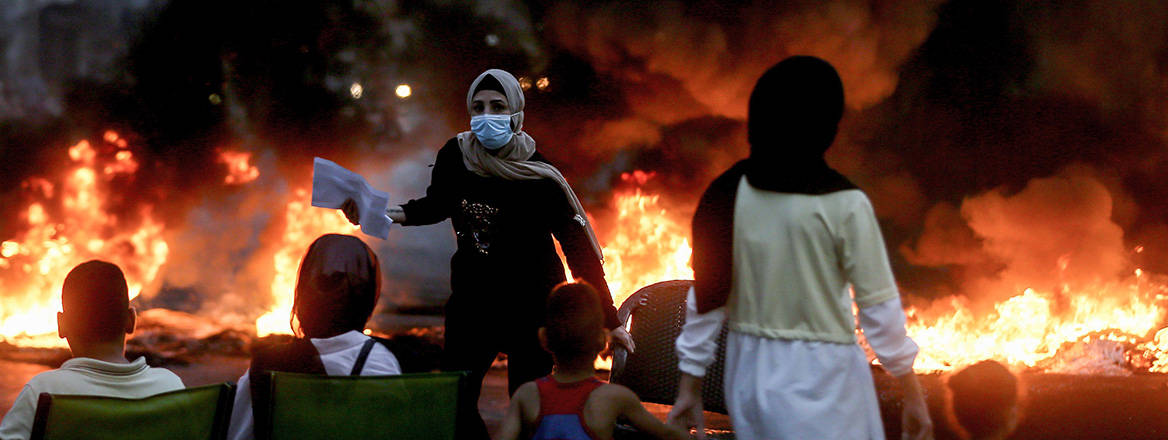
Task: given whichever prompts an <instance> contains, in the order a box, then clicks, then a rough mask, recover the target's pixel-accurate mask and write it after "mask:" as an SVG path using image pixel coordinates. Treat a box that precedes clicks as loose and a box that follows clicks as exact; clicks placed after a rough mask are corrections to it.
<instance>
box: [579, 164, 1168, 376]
mask: <svg viewBox="0 0 1168 440" xmlns="http://www.w3.org/2000/svg"><path fill="white" fill-rule="evenodd" d="M652 177H653V175H652V173H645V172H640V171H637V172H633V173H626V174H624V175H622V176H621V178H622V180H624V181H626V182H629V183H633V184H636V185H643V184H645V183H646V182H647V181H648V180H650V179H651V178H652ZM612 203H613V206H614V207H615V208H616V211H617V215H616V217H615V218H613V219H610V220H609V221H608V222H606V223H607V224H606V226H607V227H608V231H607V232H609V233H608V234H607V237H608V238H607V240H606V242H605V243H606V246H604V256H605V264H604V269H605V273H606V276H607V278H608V284H609V288H610V290H611V291H612V294H613V299H614V301H615V303H616V304H617V305H618V306H619V305H620V304H621V302H623V301H624V299H625V298H627V297H628V296H629V295H631V294H632V293H633V292H634V291H636V290H637V289H639V288H641V287H644V286H647V285H649V284H652V283H655V282H658V281H664V280H671V279H692V278H693V270H692V268H691V267H690V265H689V258H690V254H691V252H692V250H691V248H690V244H689V242H688V241H687V239H686V237H688V236H689V228H688V225H687V224H686V223H685V219H684V218H681V217H679V216H678V215H677V214H675V213H671V212H669V211H668V210H667V209H665V208H663V207H662V206H661V201H660V198H659V197H658V196H657V195H652V194H647V193H645V192H644V191H643V190H641V189H640V188H635V189H633V190H632V191H626V192H621V193H618V194H617V195H616V196H615V197H614V198H613V202H612ZM1142 250H1143V249H1142V246H1141V247H1138V248H1136V249H1135V252H1136V253H1139V252H1140V251H1142ZM1054 263H1055V265H1056V266H1059V267H1063V268H1064V269H1065V267H1066V266H1067V262H1066V261H1065V258H1064V259H1060V261H1055V262H1054ZM1132 273H1133V275H1134V276H1132V277H1130V279H1128V280H1116V281H1113V282H1110V283H1097V284H1096V285H1091V286H1085V287H1082V288H1073V287H1072V286H1065V285H1064V286H1063V288H1062V290H1061V291H1059V292H1043V291H1038V290H1036V289H1025V291H1024V292H1022V293H1020V294H1017V295H1015V296H1013V297H1010V298H1008V299H1005V300H1003V301H1001V302H998V303H997V304H993V305H992V311H988V312H982V313H979V312H977V311H975V310H978V309H976V308H974V307H972V305H971V304H969V303H968V300H967V299H966V298H967V297H966V296H954V297H951V298H946V299H944V300H941V301H937V302H936V303H934V305H933V306H931V307H926V308H921V307H908V308H907V309H906V314H907V315H908V319H909V322H908V333H909V335H910V336H911V337H912V338H913V339H914V340H915V341H916V342H917V344H918V345H919V346H920V347H921V351H920V354H919V355H918V357H917V361H916V365H915V368H916V370H917V371H920V372H935V371H948V370H951V369H955V368H959V367H961V366H965V365H969V364H972V363H975V362H977V361H980V360H984V359H997V360H1000V361H1002V362H1006V363H1009V364H1011V365H1015V366H1019V367H1034V368H1038V369H1041V370H1045V371H1051V372H1060V373H1092V372H1096V373H1097V372H1100V370H1097V369H1091V365H1092V363H1100V362H1112V363H1115V362H1118V363H1120V364H1126V363H1127V362H1128V361H1130V365H1125V366H1117V367H1116V368H1114V369H1112V370H1110V372H1109V373H1108V374H1115V371H1117V370H1119V371H1123V372H1125V373H1126V372H1128V371H1129V370H1127V368H1129V367H1130V368H1132V369H1141V368H1147V369H1148V370H1149V371H1152V372H1168V328H1160V327H1161V326H1163V325H1164V322H1165V317H1166V316H1165V315H1166V313H1168V310H1166V309H1165V308H1164V306H1163V304H1162V303H1163V300H1164V299H1168V278H1166V277H1164V276H1160V275H1155V274H1150V273H1148V272H1147V271H1144V270H1142V269H1135V270H1134V271H1133V272H1132ZM967 293H969V292H967ZM973 293H976V292H973ZM1092 341H1103V342H1106V343H1109V344H1113V346H1115V347H1119V349H1120V350H1121V351H1122V352H1121V353H1120V356H1119V358H1120V359H1118V360H1116V359H1111V358H1107V357H1108V356H1110V355H1108V354H1106V353H1103V354H1100V353H1093V352H1090V350H1087V352H1085V353H1079V355H1081V356H1084V357H1085V359H1077V360H1071V361H1068V360H1065V359H1062V357H1064V356H1066V355H1065V353H1068V352H1071V351H1073V350H1071V349H1070V348H1073V346H1074V345H1075V344H1085V343H1092ZM1092 356H1095V357H1096V358H1092ZM1124 356H1127V357H1128V358H1129V359H1123V357H1124ZM1099 357H1103V358H1105V359H1101V358H1099ZM597 365H598V366H601V367H604V366H607V365H608V364H607V362H598V363H597ZM1104 372H1107V371H1104Z"/></svg>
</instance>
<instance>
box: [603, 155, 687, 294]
mask: <svg viewBox="0 0 1168 440" xmlns="http://www.w3.org/2000/svg"><path fill="white" fill-rule="evenodd" d="M649 175H650V173H642V176H649ZM645 179H646V180H648V177H646V178H645ZM613 206H614V207H615V208H616V211H617V215H616V218H614V219H610V220H609V221H608V222H607V223H608V224H611V225H612V226H611V228H610V229H609V231H608V232H609V233H608V234H607V239H606V240H605V246H604V248H603V253H604V273H605V278H606V280H607V281H608V288H609V290H610V291H611V292H612V296H613V302H614V303H616V305H617V306H620V304H621V303H622V302H624V300H625V298H628V297H629V296H630V295H632V294H633V292H636V291H637V290H638V289H640V288H642V287H645V286H648V285H650V284H653V283H656V282H658V281H666V280H686V279H693V269H692V268H690V265H689V260H690V254H692V253H693V249H692V248H691V247H690V244H689V239H688V238H687V237H689V228H688V225H687V224H686V222H685V221H684V220H682V219H680V218H679V216H678V215H676V214H672V213H670V212H669V211H668V210H667V209H665V208H663V207H662V206H661V200H660V197H659V196H657V195H651V194H645V193H644V192H642V190H641V189H640V188H635V189H634V190H633V191H631V192H628V191H626V192H622V193H618V194H616V195H615V196H614V197H613Z"/></svg>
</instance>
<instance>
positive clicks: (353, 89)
mask: <svg viewBox="0 0 1168 440" xmlns="http://www.w3.org/2000/svg"><path fill="white" fill-rule="evenodd" d="M363 93H365V88H364V87H361V83H358V82H355V83H353V85H351V86H349V94H350V95H352V96H353V99H361V94H363Z"/></svg>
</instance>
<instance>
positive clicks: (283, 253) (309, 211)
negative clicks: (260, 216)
mask: <svg viewBox="0 0 1168 440" xmlns="http://www.w3.org/2000/svg"><path fill="white" fill-rule="evenodd" d="M310 198H311V196H310V194H309V193H308V191H306V190H304V189H303V188H300V189H297V190H295V191H293V197H292V201H290V202H288V204H287V206H286V207H285V209H284V221H285V226H284V234H283V237H282V239H281V242H280V245H279V246H278V247H277V250H276V254H275V255H274V256H273V257H272V265H273V268H274V269H275V276H274V277H273V278H272V288H271V295H272V306H271V308H270V309H269V311H268V312H267V313H265V314H264V315H263V316H260V317H259V318H258V319H256V335H257V336H261V337H262V336H267V335H270V334H290V333H292V329H291V327H289V325H288V324H289V321H288V320H289V317H290V316H291V314H292V299H293V296H294V291H293V289H294V288H295V287H296V275H297V272H298V271H299V270H300V259H301V258H303V257H304V252H305V250H307V249H308V245H310V244H312V241H313V240H316V238H317V237H320V236H321V235H323V234H328V233H334V232H335V233H339V234H353V233H354V232H355V231H356V230H357V229H358V228H357V227H356V226H353V225H352V224H350V223H349V221H348V220H346V219H345V215H344V214H342V213H341V211H340V210H336V209H320V208H313V207H312V206H311V204H309V202H308V201H309V200H310Z"/></svg>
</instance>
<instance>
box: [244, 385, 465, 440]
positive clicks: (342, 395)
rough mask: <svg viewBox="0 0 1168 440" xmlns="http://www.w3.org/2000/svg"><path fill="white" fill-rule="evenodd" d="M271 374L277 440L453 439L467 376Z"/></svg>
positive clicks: (273, 432)
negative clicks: (461, 393)
mask: <svg viewBox="0 0 1168 440" xmlns="http://www.w3.org/2000/svg"><path fill="white" fill-rule="evenodd" d="M271 374H272V399H271V407H272V411H271V414H272V420H271V426H272V430H271V432H272V439H273V440H292V439H323V438H327V439H336V440H344V439H399V440H407V439H435V440H439V439H442V440H444V439H453V438H455V437H454V435H455V432H454V430H455V416H456V412H457V410H458V399H459V394H460V393H459V390H460V387H461V386H462V384H463V381H464V379H463V378H464V377H465V376H466V375H465V374H464V373H419V374H403V375H397V376H320V375H311V374H297V373H281V372H272V373H271ZM257 422H258V421H257Z"/></svg>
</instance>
